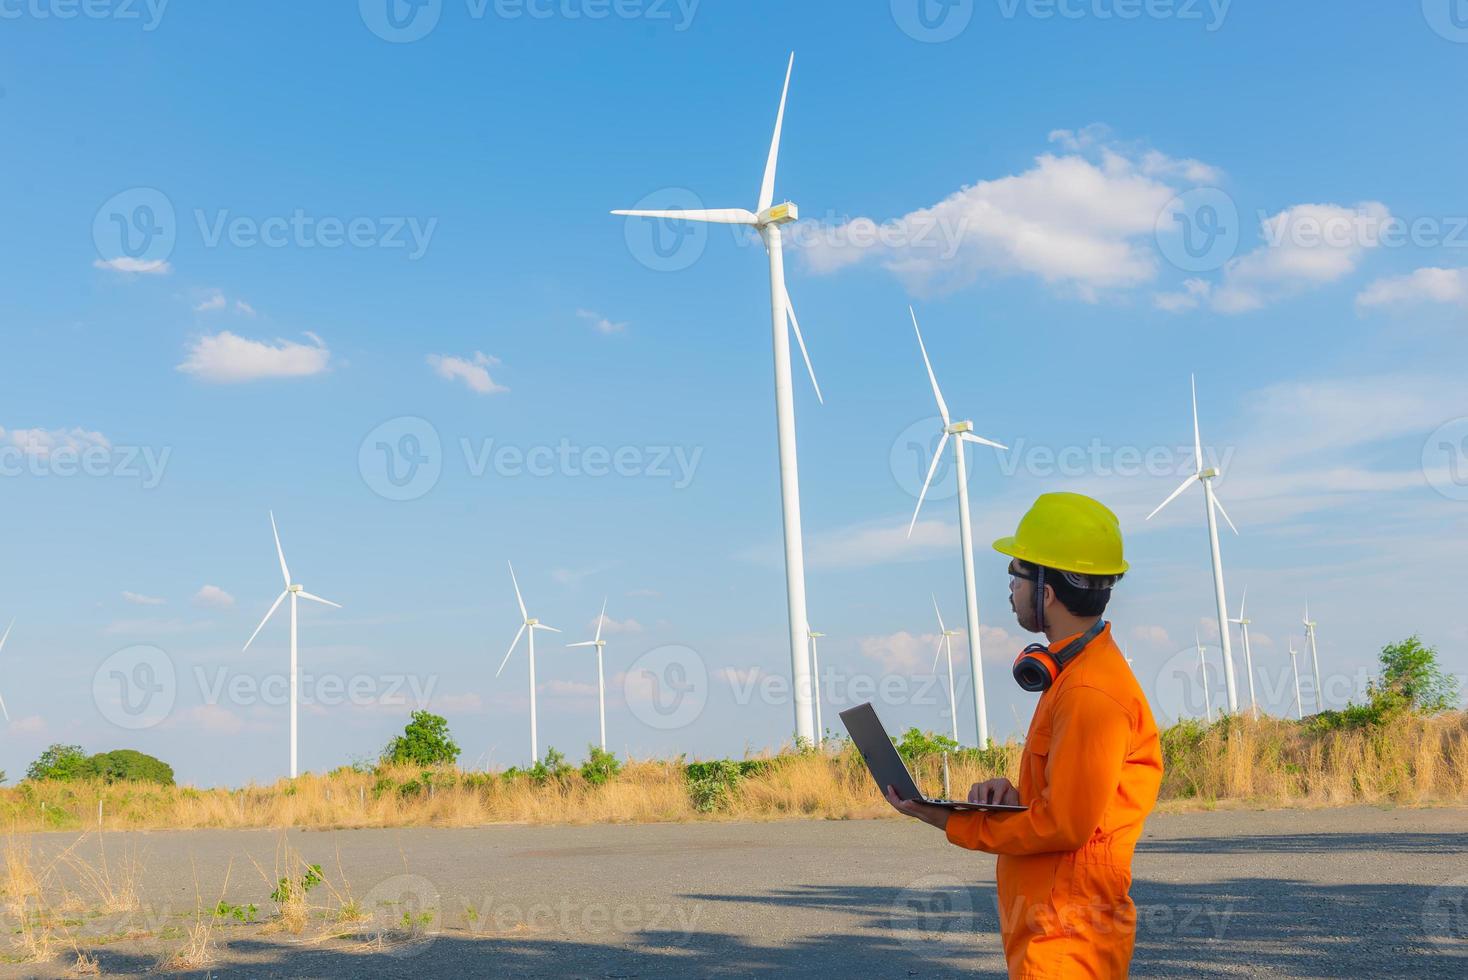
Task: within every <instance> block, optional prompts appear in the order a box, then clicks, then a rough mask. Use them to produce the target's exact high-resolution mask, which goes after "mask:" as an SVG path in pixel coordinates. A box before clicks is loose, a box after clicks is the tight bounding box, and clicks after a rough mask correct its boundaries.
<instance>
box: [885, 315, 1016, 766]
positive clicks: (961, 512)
mask: <svg viewBox="0 0 1468 980" xmlns="http://www.w3.org/2000/svg"><path fill="white" fill-rule="evenodd" d="M907 312H908V315H909V316H911V317H912V329H913V331H914V332H915V333H916V334H917V341H918V350H920V351H922V354H923V366H924V367H926V368H927V369H928V381H929V383H931V384H932V386H933V398H934V399H935V400H937V402H938V415H939V416H941V417H942V419H943V438H941V439H939V440H938V448H937V449H935V450H934V451H933V461H932V463H930V464H929V465H928V475H927V478H926V479H924V480H923V489H922V492H921V493H919V494H918V502H917V507H916V508H914V509H913V512H912V520H911V521H910V522H908V525H907V536H908V537H909V538H910V537H912V529H913V528H914V527H916V526H917V519H918V513H919V512H921V511H922V509H923V498H924V497H926V496H927V495H928V485H929V484H931V483H932V482H933V474H934V473H935V472H937V469H938V460H939V459H941V458H942V456H943V447H944V445H946V444H947V442H948V438H949V437H950V436H952V437H953V457H954V460H955V464H956V466H957V470H956V473H955V475H956V476H957V478H958V544H959V551H960V552H961V553H962V555H963V597H964V602H965V607H964V608H965V612H966V613H967V614H968V667H969V672H970V673H971V674H972V675H973V685H974V724H975V726H976V729H977V738H976V742H975V744H976V745H978V747H979V748H981V749H982V748H987V747H988V745H989V711H988V708H987V707H986V706H985V703H984V671H983V666H982V661H981V660H980V658H979V597H978V591H977V589H976V588H975V587H974V543H973V539H972V535H971V534H970V532H969V514H968V464H967V462H966V461H965V454H964V451H963V444H964V443H965V442H973V443H977V444H978V445H980V446H992V447H993V448H995V449H1007V448H1008V447H1007V446H1004V445H1001V444H1000V443H997V442H994V441H993V440H992V439H985V438H984V437H983V436H979V435H975V434H974V424H973V423H972V422H966V421H965V422H955V421H953V419H952V418H951V417H950V416H949V415H948V403H947V402H945V401H944V400H943V392H942V391H941V390H940V389H939V388H938V378H937V376H936V375H935V374H933V362H932V361H930V360H928V348H927V347H926V346H924V345H923V332H922V331H921V330H919V329H918V322H917V314H916V313H915V312H913V309H912V307H910V306H909V307H908V308H907ZM954 740H955V741H957V736H956V735H955V736H954Z"/></svg>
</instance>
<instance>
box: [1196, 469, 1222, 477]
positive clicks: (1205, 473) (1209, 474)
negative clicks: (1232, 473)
mask: <svg viewBox="0 0 1468 980" xmlns="http://www.w3.org/2000/svg"><path fill="white" fill-rule="evenodd" d="M1219 475H1221V474H1220V473H1219V472H1218V467H1216V466H1210V467H1208V468H1207V469H1206V470H1203V471H1202V472H1201V473H1199V474H1198V479H1200V480H1211V479H1213V478H1214V477H1215V476H1219Z"/></svg>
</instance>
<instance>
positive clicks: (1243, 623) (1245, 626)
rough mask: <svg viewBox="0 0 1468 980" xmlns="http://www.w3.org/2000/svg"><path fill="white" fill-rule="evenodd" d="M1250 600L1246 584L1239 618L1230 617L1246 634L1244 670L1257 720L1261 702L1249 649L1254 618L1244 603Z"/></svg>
mask: <svg viewBox="0 0 1468 980" xmlns="http://www.w3.org/2000/svg"><path fill="white" fill-rule="evenodd" d="M1248 601H1249V587H1248V586H1247V585H1246V586H1244V594H1243V596H1242V597H1241V598H1240V599H1239V618H1238V619H1230V620H1229V622H1230V623H1234V624H1236V625H1237V626H1238V627H1239V629H1240V630H1242V631H1243V634H1244V670H1246V671H1247V672H1248V674H1249V710H1250V711H1252V712H1253V713H1254V718H1255V720H1258V718H1259V703H1258V702H1257V701H1255V700H1254V654H1253V651H1251V650H1250V649H1249V624H1250V623H1251V622H1253V620H1251V619H1249V618H1248V617H1247V616H1245V615H1244V605H1245V604H1246V603H1247V602H1248Z"/></svg>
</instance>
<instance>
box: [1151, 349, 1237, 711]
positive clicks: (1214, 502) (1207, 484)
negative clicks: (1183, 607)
mask: <svg viewBox="0 0 1468 980" xmlns="http://www.w3.org/2000/svg"><path fill="white" fill-rule="evenodd" d="M1188 380H1189V382H1190V383H1191V384H1192V388H1193V462H1194V464H1195V465H1196V467H1197V469H1196V471H1195V472H1194V473H1193V475H1192V476H1189V477H1188V478H1187V479H1185V480H1183V482H1182V485H1181V486H1179V487H1178V488H1177V489H1176V490H1174V491H1173V492H1172V493H1171V494H1169V495H1168V498H1167V499H1166V500H1164V501H1163V502H1162V503H1160V504H1158V505H1157V507H1156V509H1155V510H1153V511H1152V513H1150V514H1148V515H1147V520H1149V521H1150V520H1151V519H1152V518H1153V517H1154V516H1156V514H1157V511H1160V510H1161V509H1162V508H1164V507H1166V506H1167V505H1168V504H1170V503H1172V502H1173V501H1174V500H1176V499H1177V498H1178V497H1179V496H1180V495H1181V494H1182V492H1183V491H1184V490H1186V489H1187V488H1188V487H1190V486H1192V485H1193V481H1195V480H1196V481H1197V482H1199V483H1201V484H1203V499H1204V501H1205V503H1206V507H1207V512H1208V549H1209V554H1210V556H1211V557H1212V560H1213V599H1214V602H1215V603H1216V604H1217V606H1218V635H1219V639H1220V642H1221V644H1222V647H1223V678H1224V681H1225V685H1226V688H1227V693H1228V713H1229V714H1236V713H1237V712H1238V710H1239V696H1238V691H1237V689H1236V688H1235V686H1234V652H1233V645H1232V643H1231V642H1230V641H1229V631H1228V603H1227V602H1226V601H1225V600H1224V597H1223V559H1222V558H1220V557H1219V553H1218V520H1217V518H1215V517H1214V511H1217V512H1218V513H1219V514H1222V515H1223V519H1224V520H1225V521H1228V526H1229V527H1231V528H1233V532H1234V534H1238V533H1239V529H1238V528H1236V527H1234V522H1233V521H1232V520H1230V519H1229V516H1228V512H1227V511H1225V510H1224V509H1223V504H1222V503H1220V502H1219V500H1218V497H1217V496H1216V495H1215V494H1214V492H1213V480H1214V478H1215V477H1217V476H1218V467H1216V466H1209V467H1207V468H1206V469H1205V468H1204V466H1203V439H1202V437H1201V436H1200V435H1199V434H1198V384H1197V381H1196V380H1195V379H1194V378H1193V377H1192V376H1189V379H1188Z"/></svg>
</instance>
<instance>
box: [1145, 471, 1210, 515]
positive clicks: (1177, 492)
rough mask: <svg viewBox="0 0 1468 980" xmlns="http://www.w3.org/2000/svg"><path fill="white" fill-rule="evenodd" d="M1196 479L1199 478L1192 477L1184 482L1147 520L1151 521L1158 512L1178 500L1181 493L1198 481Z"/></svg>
mask: <svg viewBox="0 0 1468 980" xmlns="http://www.w3.org/2000/svg"><path fill="white" fill-rule="evenodd" d="M1196 479H1198V478H1197V476H1190V477H1188V478H1187V479H1186V480H1184V481H1183V482H1182V484H1181V485H1180V486H1179V487H1178V488H1177V489H1176V490H1174V491H1173V492H1172V493H1170V494H1168V497H1167V499H1166V500H1164V501H1163V502H1162V503H1160V504H1158V505H1157V506H1156V507H1155V508H1154V509H1153V511H1152V513H1150V514H1148V515H1147V518H1146V519H1147V520H1149V521H1150V520H1151V519H1152V518H1153V517H1155V516H1157V511H1159V510H1161V509H1162V508H1164V507H1166V506H1167V505H1168V504H1170V503H1172V502H1173V501H1174V500H1176V499H1177V498H1178V495H1179V494H1180V493H1182V492H1183V491H1184V490H1186V489H1187V488H1188V487H1189V486H1190V485H1191V484H1192V482H1193V481H1194V480H1196Z"/></svg>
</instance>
